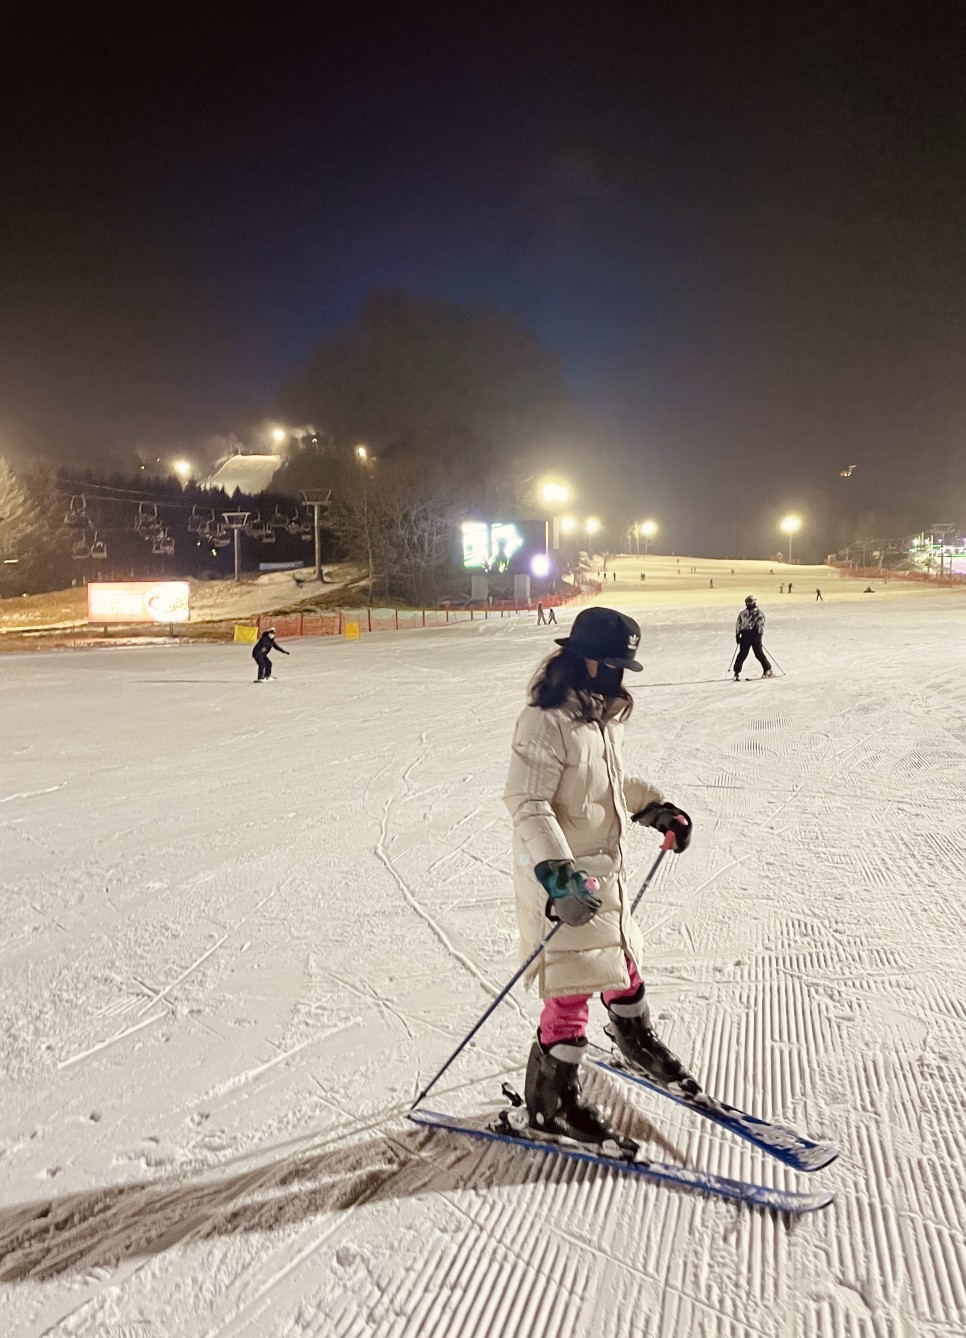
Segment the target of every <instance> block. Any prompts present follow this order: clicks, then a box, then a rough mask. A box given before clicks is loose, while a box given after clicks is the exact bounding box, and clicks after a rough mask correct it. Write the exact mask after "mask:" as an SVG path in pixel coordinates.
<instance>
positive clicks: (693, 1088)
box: [601, 985, 701, 1096]
mask: <svg viewBox="0 0 966 1338" xmlns="http://www.w3.org/2000/svg"><path fill="white" fill-rule="evenodd" d="M601 1002H602V1003H603V999H601ZM604 1007H605V1008H606V1009H607V1014H608V1017H609V1018H610V1022H609V1024H608V1025H607V1026H606V1027H605V1028H604V1030H605V1031H606V1033H607V1035H608V1036H609V1037H610V1038H611V1040H612V1041H614V1042H615V1044H616V1045H617V1048H618V1049H619V1050H620V1052H621V1054H622V1055H623V1057H624V1060H625V1061H626V1063H627V1064H628V1065H629V1066H630V1067H631V1068H632V1069H636V1070H637V1071H638V1072H639V1073H643V1074H644V1076H645V1077H646V1078H650V1080H651V1082H656V1083H659V1084H660V1086H661V1087H670V1086H671V1084H672V1083H673V1084H675V1085H676V1086H677V1087H678V1088H679V1089H680V1090H681V1092H682V1093H683V1094H684V1095H685V1096H695V1095H696V1094H697V1093H698V1092H700V1091H701V1087H700V1085H699V1084H698V1082H697V1081H696V1080H695V1079H694V1078H692V1076H691V1074H690V1073H689V1072H688V1071H687V1069H686V1068H685V1067H684V1065H683V1064H682V1063H681V1061H680V1059H678V1057H677V1055H674V1054H672V1053H671V1051H670V1050H669V1049H668V1048H667V1046H666V1045H665V1044H664V1042H663V1041H662V1040H661V1038H660V1036H658V1034H657V1032H656V1031H655V1030H654V1028H653V1027H652V1026H651V1010H650V1008H648V1006H647V999H646V998H645V997H644V986H643V985H639V986H638V988H637V990H636V991H635V993H634V994H632V995H631V996H630V998H629V999H621V1000H619V1001H615V1002H614V1003H611V1004H604Z"/></svg>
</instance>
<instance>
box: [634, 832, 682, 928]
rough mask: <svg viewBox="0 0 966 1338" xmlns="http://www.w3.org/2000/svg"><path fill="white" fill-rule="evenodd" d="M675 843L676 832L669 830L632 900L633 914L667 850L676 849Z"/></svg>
mask: <svg viewBox="0 0 966 1338" xmlns="http://www.w3.org/2000/svg"><path fill="white" fill-rule="evenodd" d="M675 845H676V842H675V839H674V833H673V831H672V832H668V833H667V834H666V835H665V837H664V840H663V841H662V842H661V849H660V850H659V851H658V855H657V859H656V860H655V861H654V863H653V864H652V865H651V867H650V869H649V870H648V874H647V877H646V878H645V879H644V881H643V883H641V886H640V889H639V891H638V893H637V896H636V897H635V898H634V900H633V901H632V902H631V915H633V914H634V912H635V911H636V910H637V908H638V906H639V905H640V903H641V898H642V897H643V895H644V893H645V892H646V891H647V889H648V888H649V887H650V886H651V881H652V879H653V878H654V875H655V874H656V873H657V871H658V869H659V868H660V867H661V860H662V859H663V858H664V856H665V855H666V854H667V852H668V851H669V850H673V849H674V847H675Z"/></svg>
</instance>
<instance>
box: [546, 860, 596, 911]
mask: <svg viewBox="0 0 966 1338" xmlns="http://www.w3.org/2000/svg"><path fill="white" fill-rule="evenodd" d="M533 872H534V873H535V874H536V876H537V878H538V879H539V880H540V882H541V883H542V884H543V886H544V887H545V888H546V889H547V905H546V910H545V914H546V917H547V919H548V920H563V922H564V924H568V925H585V924H586V923H587V921H588V920H592V919H593V918H594V916H595V915H596V914H597V912H598V911H599V910H600V897H598V896H597V895H596V893H597V892H598V891H599V889H600V883H599V882H598V881H597V879H596V878H593V877H588V876H587V874H585V873H582V872H581V871H580V870H579V869H574V866H573V865H572V864H571V862H570V860H569V859H545V860H541V861H540V863H539V864H537V865H536V866H535V867H534V870H533ZM551 912H552V913H551Z"/></svg>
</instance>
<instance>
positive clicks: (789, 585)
mask: <svg viewBox="0 0 966 1338" xmlns="http://www.w3.org/2000/svg"><path fill="white" fill-rule="evenodd" d="M788 593H789V594H791V593H792V583H791V581H789V582H788Z"/></svg>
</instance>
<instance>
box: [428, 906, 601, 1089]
mask: <svg viewBox="0 0 966 1338" xmlns="http://www.w3.org/2000/svg"><path fill="white" fill-rule="evenodd" d="M588 881H589V880H588ZM563 924H564V921H563V920H559V921H558V922H557V923H556V924H555V925H554V927H553V929H551V931H550V933H549V934H547V936H546V937H545V938H544V939H543V940H542V941H541V942H540V943H538V944H537V946H536V947H535V948H534V950H533V952H531V954H530V956H529V957H528V958H527V960H526V961H525V962H524V963H523V965H522V966H521V967H520V968H519V970H518V971H516V972H515V973H514V974H513V975H512V976H511V977H510V979H509V980H508V981H507V983H506V984H505V985H504V986H503V989H502V990H500V993H499V994H498V995H497V996H496V998H495V999H494V1000H493V1002H492V1003H491V1004H490V1006H489V1008H488V1009H487V1010H486V1012H485V1013H484V1014H483V1016H482V1017H481V1018H480V1020H479V1022H477V1023H476V1024H475V1026H473V1027H472V1029H471V1030H470V1031H468V1032H467V1033H466V1035H465V1036H464V1037H463V1039H462V1040H461V1041H460V1043H459V1045H458V1046H457V1047H456V1049H455V1050H454V1051H453V1053H452V1054H451V1055H450V1057H449V1059H447V1061H446V1063H445V1064H444V1065H443V1067H442V1068H441V1069H440V1070H439V1071H438V1072H437V1073H435V1074H434V1075H433V1077H432V1078H430V1080H429V1082H428V1083H427V1084H426V1086H425V1087H424V1088H423V1090H422V1091H421V1092H420V1094H419V1096H417V1098H416V1100H415V1101H414V1102H413V1104H412V1105H411V1106H410V1107H409V1109H410V1110H415V1109H416V1107H417V1106H418V1105H419V1103H420V1101H422V1100H423V1098H424V1097H425V1096H427V1095H428V1094H429V1092H430V1091H431V1090H432V1089H433V1088H434V1087H435V1086H436V1084H437V1083H438V1082H439V1080H440V1078H441V1077H442V1076H443V1074H444V1073H445V1072H446V1070H447V1069H448V1068H449V1066H450V1064H452V1062H453V1060H454V1059H455V1058H456V1056H457V1055H459V1054H461V1053H462V1052H463V1050H465V1049H466V1047H467V1046H468V1045H469V1043H470V1041H471V1040H472V1039H473V1037H474V1036H475V1035H476V1033H477V1032H478V1031H479V1029H480V1027H482V1025H483V1023H484V1022H485V1021H486V1019H487V1018H488V1017H489V1016H490V1014H491V1013H493V1012H494V1011H495V1010H496V1008H497V1007H498V1006H499V1005H500V1004H501V1003H502V1002H503V1000H504V999H505V998H506V996H507V995H508V994H509V993H510V991H511V990H512V989H513V987H514V985H515V984H516V983H517V981H518V980H519V979H520V977H521V976H522V975H523V974H524V972H525V971H526V970H527V968H528V967H529V966H531V965H532V964H533V963H534V962H535V961H536V960H537V958H538V957H539V956H540V954H541V953H542V952H543V950H544V948H545V947H546V946H547V944H548V943H549V942H550V940H551V939H552V938H553V936H554V934H556V932H557V930H558V929H560V928H562V926H563Z"/></svg>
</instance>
